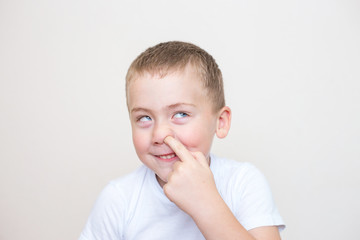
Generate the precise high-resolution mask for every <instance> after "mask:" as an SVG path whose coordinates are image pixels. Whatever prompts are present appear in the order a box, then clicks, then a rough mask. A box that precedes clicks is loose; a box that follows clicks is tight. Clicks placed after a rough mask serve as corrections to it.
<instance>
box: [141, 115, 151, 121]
mask: <svg viewBox="0 0 360 240" xmlns="http://www.w3.org/2000/svg"><path fill="white" fill-rule="evenodd" d="M138 121H139V122H148V121H151V117H149V116H141V117H139V118H138Z"/></svg>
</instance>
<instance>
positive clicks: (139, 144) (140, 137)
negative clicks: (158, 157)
mask: <svg viewBox="0 0 360 240" xmlns="http://www.w3.org/2000/svg"><path fill="white" fill-rule="evenodd" d="M132 139H133V144H134V147H135V150H136V152H137V153H138V154H139V153H141V152H142V151H145V150H146V149H147V147H148V146H147V141H146V135H144V134H141V133H140V132H138V131H133V133H132Z"/></svg>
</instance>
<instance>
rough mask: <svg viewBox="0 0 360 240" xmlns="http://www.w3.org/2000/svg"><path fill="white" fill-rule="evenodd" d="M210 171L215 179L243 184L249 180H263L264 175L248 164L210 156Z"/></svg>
mask: <svg viewBox="0 0 360 240" xmlns="http://www.w3.org/2000/svg"><path fill="white" fill-rule="evenodd" d="M211 164H212V165H211V170H212V171H213V173H214V175H216V176H215V177H216V178H221V179H223V180H224V179H225V180H228V181H237V182H239V181H240V182H243V181H247V180H249V179H254V178H255V179H256V178H258V179H261V180H264V175H263V174H262V173H261V172H260V171H259V169H258V168H257V167H255V166H254V165H253V164H252V163H249V162H239V161H235V160H232V159H227V158H220V157H217V156H215V155H211Z"/></svg>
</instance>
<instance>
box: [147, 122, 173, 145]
mask: <svg viewBox="0 0 360 240" xmlns="http://www.w3.org/2000/svg"><path fill="white" fill-rule="evenodd" d="M167 136H172V137H174V136H175V134H174V131H173V130H172V129H171V126H169V124H166V123H160V122H158V123H156V124H155V125H154V128H153V134H152V142H153V144H155V145H160V144H163V143H164V139H165V138H166V137H167Z"/></svg>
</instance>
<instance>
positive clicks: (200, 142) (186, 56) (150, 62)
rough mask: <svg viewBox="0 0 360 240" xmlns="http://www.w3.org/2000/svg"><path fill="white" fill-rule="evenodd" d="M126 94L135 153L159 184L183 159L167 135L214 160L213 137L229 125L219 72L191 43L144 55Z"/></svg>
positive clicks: (164, 46) (130, 72)
mask: <svg viewBox="0 0 360 240" xmlns="http://www.w3.org/2000/svg"><path fill="white" fill-rule="evenodd" d="M126 98H127V105H128V110H129V115H130V121H131V126H132V134H133V142H134V146H135V150H136V152H137V155H138V156H139V158H140V160H141V161H142V162H143V163H144V164H145V165H147V166H148V167H149V168H151V169H152V170H153V171H154V172H155V173H156V175H157V177H158V180H159V183H160V184H161V185H163V184H164V183H165V182H166V177H167V175H168V173H169V172H170V171H171V169H172V164H173V163H174V162H175V161H177V160H179V159H177V158H176V157H173V155H172V154H173V151H172V150H171V148H170V147H169V146H167V145H166V144H165V143H164V139H165V137H166V136H169V135H171V136H173V137H174V138H177V139H178V140H179V141H180V142H182V143H183V144H184V145H185V147H186V148H187V149H188V150H189V151H200V152H202V153H203V154H204V156H205V157H207V159H208V160H210V159H209V153H210V148H211V144H212V141H213V137H214V136H215V135H217V136H218V137H219V138H223V137H225V136H226V135H227V133H228V130H229V128H230V121H231V111H230V109H229V108H228V107H226V106H225V99H224V89H223V80H222V75H221V71H220V69H219V68H218V66H217V64H216V62H215V60H214V59H213V58H212V56H211V55H209V54H208V53H207V52H205V51H204V50H202V49H201V48H199V47H197V46H195V45H193V44H190V43H184V42H166V43H160V44H158V45H156V46H154V47H151V48H149V49H147V50H146V51H145V52H143V53H142V54H140V55H139V56H138V57H137V58H136V59H135V60H134V62H133V63H132V64H131V66H130V68H129V70H128V74H127V76H126Z"/></svg>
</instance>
